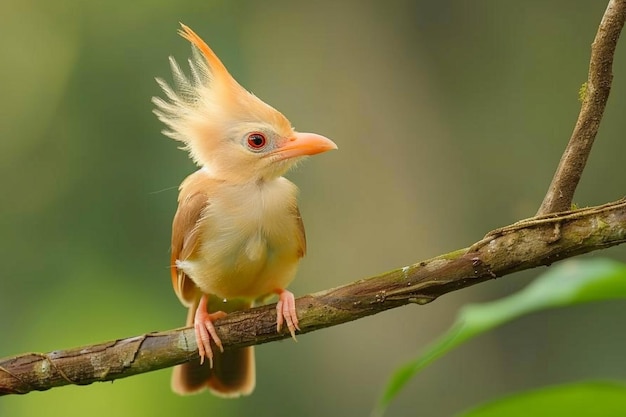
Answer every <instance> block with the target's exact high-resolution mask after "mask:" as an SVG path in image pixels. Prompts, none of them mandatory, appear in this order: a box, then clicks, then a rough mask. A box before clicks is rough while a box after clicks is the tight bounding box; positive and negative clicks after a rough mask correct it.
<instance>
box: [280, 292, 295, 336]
mask: <svg viewBox="0 0 626 417" xmlns="http://www.w3.org/2000/svg"><path fill="white" fill-rule="evenodd" d="M276 293H277V294H278V303H277V304H276V331H277V332H280V329H281V328H282V327H283V324H284V323H285V322H286V323H287V328H288V329H289V333H291V337H292V338H293V340H296V330H300V327H298V316H297V315H296V299H295V297H294V296H293V293H292V292H291V291H287V290H276ZM296 341H297V340H296Z"/></svg>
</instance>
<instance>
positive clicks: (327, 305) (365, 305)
mask: <svg viewBox="0 0 626 417" xmlns="http://www.w3.org/2000/svg"><path fill="white" fill-rule="evenodd" d="M625 241H626V200H620V201H617V202H614V203H610V204H605V205H603V206H598V207H590V208H585V209H582V210H576V211H568V212H564V213H558V214H554V215H550V216H545V217H541V218H533V219H529V220H524V221H521V222H518V223H515V224H513V225H511V226H507V227H505V228H501V229H497V230H494V231H492V232H491V233H489V234H488V235H487V236H486V237H485V238H484V239H482V240H480V241H479V242H476V243H475V244H474V245H472V246H471V247H469V248H465V249H460V250H457V251H454V252H450V253H447V254H444V255H441V256H438V257H436V258H433V259H429V260H426V261H422V262H418V263H416V264H414V265H409V266H405V267H404V268H400V269H396V270H393V271H390V272H387V273H385V274H382V275H378V276H375V277H371V278H367V279H362V280H359V281H355V282H353V283H350V284H347V285H344V286H341V287H337V288H334V289H330V290H326V291H321V292H318V293H315V294H311V295H306V296H304V297H301V298H298V299H297V300H296V306H297V309H298V317H299V318H300V328H301V329H302V331H301V332H300V333H309V332H312V331H315V330H319V329H323V328H325V327H330V326H336V325H338V324H341V323H345V322H348V321H352V320H356V319H359V318H363V317H366V316H370V315H372V314H376V313H380V312H382V311H385V310H388V309H391V308H396V307H400V306H403V305H406V304H412V303H415V304H426V303H429V302H431V301H433V300H435V299H437V298H438V297H439V296H441V295H443V294H446V293H448V292H450V291H456V290H460V289H462V288H465V287H469V286H471V285H475V284H478V283H480V282H484V281H487V280H491V279H495V278H498V277H502V276H504V275H508V274H511V273H513V272H516V271H521V270H525V269H530V268H534V267H537V266H541V265H550V264H552V263H553V262H556V261H559V260H562V259H566V258H569V257H572V256H575V255H579V254H582V253H587V252H591V251H594V250H598V249H603V248H607V247H609V246H614V245H619V244H620V243H624V242H625ZM215 324H216V328H217V332H218V335H219V336H220V338H221V340H222V343H223V344H224V348H225V349H234V348H239V347H243V346H250V345H258V344H261V343H267V342H272V341H275V340H280V339H285V338H288V337H290V336H289V333H286V332H283V333H280V334H279V333H276V310H275V305H267V306H263V307H258V308H253V309H250V310H245V311H240V312H235V313H231V314H229V315H228V316H226V317H225V318H223V319H221V320H218V321H217V322H216V323H215ZM197 359H198V351H197V347H196V342H195V336H194V332H193V330H192V329H176V330H170V331H166V332H159V333H149V334H145V335H141V336H136V337H131V338H127V339H120V340H112V341H109V342H104V343H99V344H96V345H90V346H83V347H80V348H75V349H70V350H60V351H54V352H49V353H46V354H43V353H27V354H23V355H18V356H15V357H10V358H5V359H1V360H0V395H7V394H25V393H28V392H30V391H35V390H37V391H43V390H47V389H50V388H53V387H58V386H62V385H68V384H77V385H84V384H90V383H92V382H96V381H111V380H114V379H119V378H125V377H128V376H132V375H136V374H140V373H144V372H150V371H154V370H157V369H162V368H167V367H170V366H174V365H177V364H180V363H183V362H186V361H189V360H197Z"/></svg>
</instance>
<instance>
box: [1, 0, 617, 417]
mask: <svg viewBox="0 0 626 417" xmlns="http://www.w3.org/2000/svg"><path fill="white" fill-rule="evenodd" d="M605 7H606V2H602V1H593V0H588V1H576V2H572V1H571V0H555V1H549V2H546V1H532V0H531V1H525V2H514V1H499V0H491V1H481V2H466V1H440V2H433V1H401V0H391V1H385V2H382V1H370V0H366V1H363V0H347V1H341V2H338V1H334V0H321V1H316V2H294V1H287V0H283V1H274V2H258V1H251V0H247V1H238V2H228V1H225V0H222V1H219V0H200V1H198V0H179V1H171V0H158V1H146V0H138V1H134V2H128V1H121V0H108V1H79V0H60V1H54V2H49V1H46V0H3V1H2V2H1V3H0V56H1V58H0V59H1V65H0V92H1V94H2V99H1V100H0V189H1V190H2V192H1V197H0V233H1V239H0V253H1V254H2V255H1V257H0V335H1V336H0V341H1V342H0V356H10V355H15V354H19V353H23V352H28V351H39V352H44V351H50V350H55V349H62V348H69V347H74V346H80V345H84V344H89V343H95V342H100V341H105V340H109V339H115V338H122V337H126V336H133V335H137V334H142V333H145V332H148V331H155V330H166V329H171V328H175V327H179V326H181V325H182V324H183V323H184V319H185V314H186V312H185V310H184V309H183V307H182V306H180V305H179V302H178V300H177V299H176V297H175V295H174V293H173V291H172V289H171V286H170V279H169V275H168V271H167V266H168V262H169V260H168V258H169V252H168V246H169V238H170V223H171V218H172V216H173V214H174V211H175V206H176V196H177V191H176V187H177V185H178V184H179V183H180V181H181V180H182V179H183V178H184V177H185V176H186V175H188V174H189V173H191V172H192V171H193V170H194V169H195V168H194V166H193V165H192V163H191V161H190V160H189V159H188V158H187V156H186V155H185V153H184V152H182V151H179V150H177V144H176V143H174V142H173V141H172V140H170V139H167V138H165V137H164V136H162V135H161V134H160V130H161V128H162V126H161V125H160V124H159V122H158V121H157V120H156V118H155V117H154V116H153V115H152V113H151V109H152V104H151V103H150V98H151V97H152V96H154V95H159V94H160V92H159V90H158V87H157V85H156V83H155V82H154V77H155V76H162V77H164V78H166V79H169V78H170V76H169V68H168V63H167V57H168V55H170V54H171V55H173V56H175V57H176V58H177V59H178V60H179V62H185V61H186V58H187V57H188V56H189V54H190V47H189V45H188V44H187V42H186V41H184V40H183V39H182V38H180V37H179V36H177V35H176V29H177V27H178V22H179V21H181V22H185V23H186V24H188V25H190V26H191V27H192V28H194V29H195V30H196V31H197V32H198V33H199V34H200V35H201V36H202V37H204V38H205V39H206V40H207V42H208V43H209V44H210V45H211V46H212V47H213V48H214V49H215V51H216V52H217V53H218V55H219V56H220V57H221V58H222V59H223V61H224V62H225V64H226V65H227V67H228V68H229V69H230V70H231V72H232V73H233V75H234V76H235V77H236V78H237V79H238V80H239V81H240V82H241V84H242V85H244V86H245V87H246V88H248V89H250V90H251V91H253V92H254V93H255V94H257V95H258V96H259V97H261V98H262V99H264V100H265V101H267V102H268V103H270V104H272V105H273V106H275V107H276V108H278V109H280V110H281V111H283V113H285V114H286V115H287V116H288V117H289V118H290V120H291V121H292V123H293V124H294V126H295V127H296V128H298V129H299V130H303V131H315V132H318V133H321V134H324V135H326V136H328V137H330V138H332V139H333V140H335V141H336V142H337V144H338V145H339V148H340V149H339V151H336V152H332V153H328V154H324V155H322V156H319V157H315V158H312V159H311V160H309V161H307V162H306V163H305V164H303V165H301V166H300V167H299V168H298V169H297V170H296V171H294V172H292V173H290V174H289V177H290V178H291V179H292V180H293V181H294V182H296V183H297V184H298V185H299V186H300V188H301V197H300V205H301V211H302V214H303V216H304V219H305V223H306V225H307V235H308V241H309V252H308V256H307V258H306V259H305V260H304V261H303V263H302V266H301V269H300V272H299V275H298V277H297V279H296V281H295V282H294V283H293V284H292V286H291V289H292V290H293V291H294V292H295V293H296V294H305V293H308V292H313V291H317V290H322V289H326V288H330V287H333V286H337V285H340V284H343V283H347V282H350V281H353V280H355V279H358V278H362V277H366V276H370V275H374V274H377V273H380V272H384V271H386V270H389V269H392V268H396V267H400V266H403V265H407V264H410V263H414V262H418V261H420V260H422V259H426V258H429V257H432V256H435V255H438V254H440V253H444V252H448V251H452V250H455V249H458V248H462V247H465V246H467V245H469V244H471V243H472V242H474V241H476V240H478V239H480V238H481V237H482V235H483V234H484V233H485V232H487V231H488V230H490V229H492V228H495V227H499V226H503V225H506V224H509V223H511V222H514V221H516V220H518V219H520V218H524V217H529V216H531V215H533V214H534V212H535V211H536V209H537V207H538V206H539V204H540V201H541V199H542V197H543V195H544V192H545V190H546V189H547V186H548V184H549V182H550V179H551V177H552V174H553V171H554V169H555V167H556V164H557V163H558V160H559V158H560V155H561V152H562V150H563V148H564V146H565V144H566V142H567V140H568V138H569V135H570V133H571V130H572V128H573V125H574V122H575V120H576V117H577V114H578V109H579V103H578V101H577V95H578V90H579V88H580V86H581V84H582V83H583V82H584V81H585V79H586V72H587V66H588V58H589V47H590V44H591V42H592V40H593V37H594V35H595V31H596V29H597V25H598V23H599V21H600V18H601V16H602V13H603V11H604V8H605ZM624 42H626V40H624V39H623V40H622V44H621V45H619V46H618V51H617V56H616V61H615V69H614V73H615V80H614V84H613V91H612V95H611V98H610V100H609V104H608V108H607V111H606V114H605V118H604V121H603V124H602V127H601V130H600V134H599V136H598V138H597V143H596V146H595V149H594V151H593V154H592V155H591V158H590V161H589V164H588V167H587V170H586V172H585V175H584V178H583V180H582V182H581V184H580V187H579V191H578V193H577V195H576V202H577V203H578V204H579V205H580V206H586V205H595V204H601V203H604V202H607V201H612V200H616V199H618V198H620V197H621V196H623V195H624V194H625V190H626V175H624V170H625V168H624V156H625V155H626V140H624V135H625V132H626V117H624V114H625V113H624V112H625V111H626V45H624ZM592 256H610V257H613V258H617V259H622V260H625V259H626V254H625V250H624V248H623V247H617V248H613V249H611V250H607V251H604V252H601V253H597V254H593V255H592ZM544 270H545V269H544ZM541 272H542V270H536V271H530V272H527V273H519V274H516V275H514V276H508V277H506V278H504V279H501V280H497V281H492V282H488V283H484V284H481V285H479V286H477V287H474V288H470V289H466V290H463V291H460V292H457V293H453V294H450V295H446V296H445V297H442V298H441V299H439V300H437V301H436V302H434V303H432V304H430V305H426V306H410V307H405V308H401V309H398V310H396V311H390V312H387V313H384V314H381V315H379V316H376V317H371V318H367V319H363V320H360V321H357V322H354V323H350V324H346V325H342V326H338V327H335V328H331V329H327V330H323V331H318V332H315V333H312V334H309V335H305V336H302V337H300V338H299V343H298V344H295V343H292V342H291V341H284V342H281V343H272V344H268V345H263V346H260V347H258V348H257V363H258V387H257V390H256V391H255V393H254V394H253V395H252V396H250V397H247V398H244V399H241V400H237V401H233V400H221V399H216V398H213V397H211V396H210V395H208V394H205V395H198V396H194V397H187V398H181V397H177V396H175V395H174V394H172V393H171V392H170V389H169V379H170V370H162V371H158V372H153V373H149V374H145V375H140V376H136V377H133V378H128V379H124V380H119V381H115V382H114V383H98V384H94V385H91V386H88V387H64V388H58V389H54V390H51V391H48V392H43V393H40V392H35V393H32V394H29V395H27V396H10V397H4V398H2V399H0V416H2V417H20V416H35V415H45V416H50V417H54V416H64V417H69V416H85V415H90V416H93V417H96V416H112V415H120V416H123V415H136V416H140V415H151V416H172V415H194V416H201V415H211V416H217V415H219V416H249V415H254V416H256V417H262V416H282V415H289V416H303V417H307V416H323V415H331V416H335V415H336V416H345V417H350V416H364V415H367V414H368V413H369V410H370V409H371V407H372V406H373V404H374V402H375V399H376V397H377V396H378V394H379V393H380V390H381V388H382V386H383V384H384V383H385V381H386V379H387V377H388V375H389V374H390V372H391V371H392V370H393V369H394V368H395V367H396V366H398V365H399V364H401V363H402V362H403V361H405V360H407V359H408V358H410V357H411V356H412V355H414V354H415V353H416V352H418V351H419V350H420V349H421V348H423V347H424V346H425V345H426V344H428V343H429V342H431V341H432V340H433V339H434V338H435V337H437V335H439V334H441V333H442V332H443V331H444V330H445V329H446V328H447V327H448V326H449V325H450V323H451V321H452V320H453V317H454V315H455V314H456V312H457V311H458V309H459V307H460V306H462V305H464V304H466V303H468V302H480V301H486V300H491V299H495V298H497V297H500V296H503V295H506V294H510V293H512V292H514V291H516V290H517V289H519V288H521V287H523V286H524V285H526V284H527V283H528V282H529V280H531V279H532V278H533V277H535V276H536V275H537V274H539V273H541ZM624 319H626V312H625V309H624V304H623V303H618V302H615V303H606V304H594V305H588V306H583V307H580V308H571V309H565V310H559V311H551V312H548V313H543V314H538V315H534V316H532V317H528V318H525V319H522V320H519V321H516V322H515V323H512V324H510V325H507V326H506V327H504V328H502V329H500V330H498V331H496V332H494V333H492V334H490V335H487V336H481V337H480V338H479V339H477V340H474V341H472V342H471V343H469V344H467V345H465V346H463V347H462V348H460V349H458V350H457V351H455V352H454V353H453V354H451V355H449V356H447V357H445V358H444V359H442V360H441V361H439V362H438V363H436V364H434V365H433V366H431V367H430V368H428V369H427V370H426V371H425V372H424V373H423V374H422V375H420V376H419V377H418V378H417V379H415V380H414V381H413V382H411V384H410V385H409V386H408V388H407V389H406V390H405V391H403V393H402V394H401V396H400V397H399V399H398V400H397V401H396V402H395V403H394V404H393V406H392V407H391V409H390V410H389V414H388V415H389V416H407V415H416V413H417V414H419V415H423V416H449V415H452V414H454V413H457V412H459V411H461V410H463V409H465V408H467V407H469V406H471V405H475V404H478V403H480V402H482V401H485V400H488V399H491V398H494V397H497V396H500V395H503V394H506V393H511V392H515V391H517V390H522V389H527V388H531V387H537V386H542V385H545V384H551V383H559V382H565V381H573V380H575V379H577V378H586V377H616V378H626V365H625V364H624V360H623V351H624V346H626V333H625V332H624V331H623V321H624Z"/></svg>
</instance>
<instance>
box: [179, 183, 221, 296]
mask: <svg viewBox="0 0 626 417" xmlns="http://www.w3.org/2000/svg"><path fill="white" fill-rule="evenodd" d="M207 182H211V180H210V179H209V178H207V177H206V176H205V175H203V173H202V171H196V172H195V173H193V174H191V175H190V176H189V177H187V178H186V179H185V181H183V183H182V184H181V186H180V194H179V196H178V210H176V214H175V215H174V221H173V223H172V256H171V260H170V261H171V262H170V271H171V276H172V286H173V287H174V291H175V292H176V295H177V296H178V298H179V299H180V300H181V302H182V303H183V304H185V305H186V306H189V305H191V304H192V303H193V302H194V299H195V298H197V293H198V289H197V287H196V285H195V284H194V283H193V281H192V280H191V279H190V278H189V277H188V276H187V275H186V274H185V273H184V272H183V271H181V270H179V269H178V268H177V267H176V261H177V260H185V259H188V258H189V257H191V256H192V255H193V254H194V253H195V251H196V249H197V248H198V244H199V243H200V230H199V228H198V227H197V225H198V222H199V220H200V219H201V218H202V213H203V211H204V209H205V208H206V206H207V205H208V204H209V196H208V193H207V190H209V189H210V184H207Z"/></svg>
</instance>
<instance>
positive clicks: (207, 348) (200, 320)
mask: <svg viewBox="0 0 626 417" xmlns="http://www.w3.org/2000/svg"><path fill="white" fill-rule="evenodd" d="M208 301H209V296H208V295H206V294H202V298H200V302H199V303H198V308H197V309H196V315H195V316H194V319H193V327H194V329H195V332H196V343H198V354H199V355H200V365H202V364H203V363H204V357H205V356H206V357H207V358H209V366H210V367H211V368H213V350H212V349H211V338H212V339H213V342H215V345H216V346H217V347H218V348H220V351H222V352H224V347H223V346H222V341H221V340H220V338H219V337H218V336H217V333H216V332H215V326H213V322H214V321H215V320H218V319H221V318H222V317H225V316H226V313H224V312H223V311H217V312H215V313H211V314H209V313H208V311H207V302H208Z"/></svg>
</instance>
